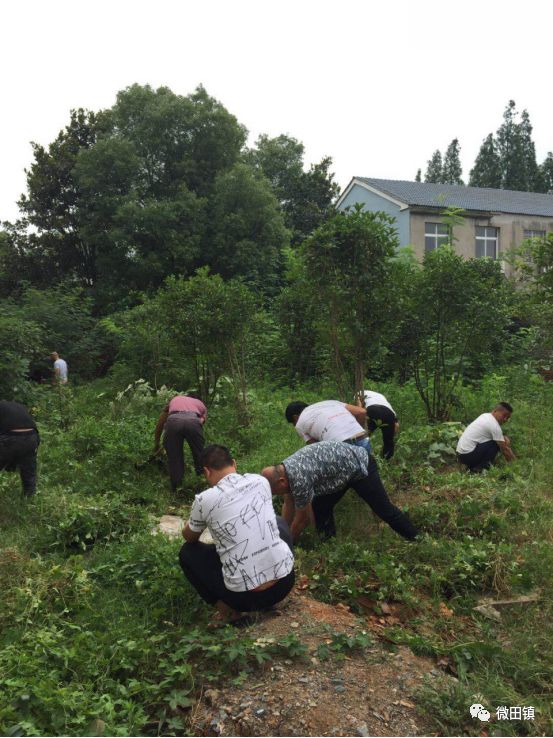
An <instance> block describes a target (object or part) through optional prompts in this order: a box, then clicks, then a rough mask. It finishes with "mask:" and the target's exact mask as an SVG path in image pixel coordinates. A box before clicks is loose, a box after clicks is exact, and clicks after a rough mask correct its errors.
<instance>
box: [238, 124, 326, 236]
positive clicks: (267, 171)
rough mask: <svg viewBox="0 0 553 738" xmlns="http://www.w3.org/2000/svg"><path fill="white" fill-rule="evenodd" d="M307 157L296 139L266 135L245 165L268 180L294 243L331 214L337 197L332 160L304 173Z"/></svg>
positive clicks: (321, 162) (247, 154)
mask: <svg viewBox="0 0 553 738" xmlns="http://www.w3.org/2000/svg"><path fill="white" fill-rule="evenodd" d="M304 153H305V149H304V146H303V144H302V143H301V142H299V141H298V140H297V139H295V138H292V137H290V136H285V135H280V136H276V137H275V138H270V137H269V136H267V135H265V134H263V135H261V136H260V137H259V138H258V139H257V141H256V144H255V147H254V148H253V149H250V150H249V151H248V152H246V161H247V162H248V163H249V164H251V165H252V166H253V167H255V168H256V169H258V170H259V171H261V172H262V173H263V174H264V176H265V177H266V178H267V179H268V180H269V182H270V184H271V187H272V189H273V192H274V193H275V195H276V197H277V199H278V200H279V202H280V205H281V208H282V210H283V213H284V217H285V223H286V226H287V228H289V229H290V231H291V238H292V241H293V242H294V243H299V242H301V241H302V240H303V239H304V238H306V237H307V236H308V235H309V234H310V233H311V231H313V230H314V229H315V228H317V227H318V226H319V225H321V223H322V222H323V221H324V220H325V219H326V218H327V217H328V216H329V215H330V214H331V210H332V203H333V200H334V199H335V197H336V195H337V194H338V186H337V185H336V183H335V182H334V175H333V174H332V172H331V171H330V167H331V165H332V160H331V159H330V158H328V157H325V158H324V159H322V160H321V161H320V162H318V163H317V164H312V165H311V167H310V168H309V170H308V171H305V168H304V161H303V157H304Z"/></svg>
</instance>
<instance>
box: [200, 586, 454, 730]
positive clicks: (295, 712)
mask: <svg viewBox="0 0 553 738" xmlns="http://www.w3.org/2000/svg"><path fill="white" fill-rule="evenodd" d="M379 630H380V631H382V625H379V624H378V621H374V622H371V620H370V619H369V620H364V621H363V620H359V619H358V618H357V617H356V616H355V615H353V614H352V613H351V612H350V611H349V610H348V609H347V608H346V607H345V606H343V605H338V606H330V605H325V604H323V603H320V602H318V601H316V600H314V599H312V598H311V597H309V596H308V595H307V594H305V592H302V591H297V590H296V591H295V592H294V593H293V594H292V595H291V597H290V598H289V599H288V601H287V602H286V603H283V604H282V605H281V607H280V609H279V610H278V611H276V613H273V614H271V615H270V616H268V617H265V618H264V619H262V620H261V621H260V622H257V623H255V624H254V625H251V626H250V627H249V628H248V629H247V633H248V635H249V636H253V637H256V638H267V639H269V638H273V639H278V638H279V637H282V636H285V635H287V634H289V633H295V634H296V635H298V637H299V638H300V640H301V641H302V643H304V644H305V645H306V646H307V647H308V654H307V656H306V657H305V658H303V659H301V658H299V659H294V660H291V659H284V658H283V659H280V660H279V659H275V660H273V661H271V662H270V664H269V665H268V666H265V667H262V668H261V667H260V668H259V670H258V671H257V672H256V673H255V674H253V675H251V676H250V677H249V678H248V680H247V681H246V682H245V683H244V685H243V686H241V687H236V686H235V685H232V686H229V687H225V688H222V689H217V690H215V689H208V690H206V691H205V692H204V693H203V694H202V695H201V698H200V700H199V701H198V702H197V704H196V705H195V707H194V708H193V710H192V730H193V732H194V734H195V735H211V736H214V735H221V736H291V735H294V736H344V735H349V736H356V735H359V736H364V735H371V736H392V735H395V736H416V735H429V734H431V731H432V727H431V726H430V725H429V724H428V722H426V721H425V718H424V717H423V716H422V715H420V714H418V713H417V710H416V702H415V700H416V697H415V692H416V690H417V689H418V688H419V687H420V686H421V684H422V682H423V680H424V677H425V676H426V675H428V676H429V678H430V679H431V680H441V679H448V678H450V677H447V676H446V675H445V674H444V673H443V672H441V671H438V670H437V669H436V668H435V664H434V663H433V662H432V661H431V660H429V659H425V658H420V657H418V656H415V655H414V654H413V653H412V652H411V651H410V650H409V649H408V648H406V647H400V648H399V649H398V650H397V651H396V652H395V653H391V652H390V651H389V650H388V649H387V648H386V645H385V643H384V642H383V641H382V640H379V638H378V631H379ZM363 631H365V632H367V633H369V634H370V635H371V636H372V640H373V645H372V646H369V647H368V648H367V649H365V651H364V653H363V652H360V651H350V652H346V653H345V655H342V654H338V655H336V654H332V655H331V657H330V658H329V659H325V660H321V659H320V658H318V656H317V648H318V647H319V646H320V645H322V644H327V645H328V644H330V643H331V639H332V635H333V634H335V633H345V634H347V635H350V636H352V635H356V634H361V633H362V632H363ZM243 632H244V631H243ZM340 657H341V658H340Z"/></svg>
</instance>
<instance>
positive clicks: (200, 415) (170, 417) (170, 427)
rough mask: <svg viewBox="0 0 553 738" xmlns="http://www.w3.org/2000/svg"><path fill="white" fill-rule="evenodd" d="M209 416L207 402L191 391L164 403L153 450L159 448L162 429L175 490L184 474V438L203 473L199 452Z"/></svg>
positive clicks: (195, 463)
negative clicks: (204, 427)
mask: <svg viewBox="0 0 553 738" xmlns="http://www.w3.org/2000/svg"><path fill="white" fill-rule="evenodd" d="M206 419H207V408H206V406H205V405H204V403H203V402H202V401H201V400H199V399H198V398H197V397H194V396H193V395H192V394H190V393H189V394H188V395H176V396H175V397H173V399H172V400H171V401H170V402H169V403H168V404H167V405H166V406H165V407H164V409H163V411H162V412H161V414H160V416H159V418H158V421H157V424H156V429H155V442H154V454H156V453H157V452H158V451H159V443H160V439H161V434H162V432H163V447H164V448H165V451H166V453H167V461H168V463H169V477H170V479H171V489H172V490H173V492H176V491H177V488H178V487H179V486H180V485H181V483H182V478H183V477H184V450H183V446H184V442H185V441H186V442H187V443H188V445H189V446H190V451H191V452H192V459H193V461H194V468H195V470H196V474H197V475H198V476H199V475H201V474H202V473H203V470H202V464H201V462H200V454H201V453H202V450H203V448H204V432H203V426H204V423H205V421H206Z"/></svg>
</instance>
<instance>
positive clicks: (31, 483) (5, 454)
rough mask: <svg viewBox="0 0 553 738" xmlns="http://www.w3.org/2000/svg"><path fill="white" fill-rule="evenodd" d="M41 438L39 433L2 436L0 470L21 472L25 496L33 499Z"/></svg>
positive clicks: (14, 433) (12, 433) (0, 437)
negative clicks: (37, 455)
mask: <svg viewBox="0 0 553 738" xmlns="http://www.w3.org/2000/svg"><path fill="white" fill-rule="evenodd" d="M39 443H40V438H39V435H38V433H37V431H29V432H24V433H16V432H15V431H13V432H11V433H5V434H2V435H0V469H5V470H6V471H11V472H13V471H16V469H18V470H19V476H20V477H21V484H22V486H23V494H24V495H25V497H32V495H34V493H35V491H36V454H37V449H38V445H39Z"/></svg>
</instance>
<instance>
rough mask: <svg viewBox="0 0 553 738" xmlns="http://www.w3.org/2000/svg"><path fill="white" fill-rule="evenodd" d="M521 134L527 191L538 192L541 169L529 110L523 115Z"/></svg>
mask: <svg viewBox="0 0 553 738" xmlns="http://www.w3.org/2000/svg"><path fill="white" fill-rule="evenodd" d="M519 132H520V142H521V147H522V152H523V157H524V171H525V175H526V189H527V190H528V191H529V192H536V191H537V190H538V189H539V169H538V162H537V161H536V146H535V144H534V142H533V141H532V124H531V123H530V116H529V115H528V111H527V110H523V111H522V113H521V116H520V123H519Z"/></svg>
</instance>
